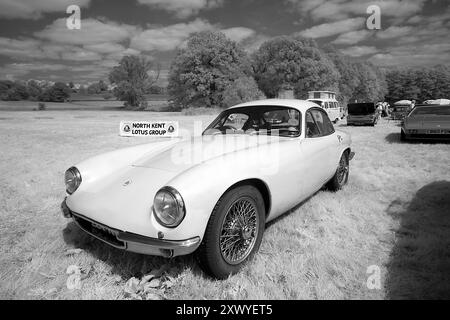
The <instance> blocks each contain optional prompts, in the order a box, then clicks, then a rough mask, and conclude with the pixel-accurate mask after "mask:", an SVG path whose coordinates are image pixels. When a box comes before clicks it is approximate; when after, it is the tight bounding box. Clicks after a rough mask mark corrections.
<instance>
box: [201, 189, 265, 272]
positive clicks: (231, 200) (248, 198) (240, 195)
mask: <svg viewBox="0 0 450 320" xmlns="http://www.w3.org/2000/svg"><path fill="white" fill-rule="evenodd" d="M239 211H241V212H239ZM238 218H240V219H238ZM242 218H244V219H245V218H246V219H248V220H246V221H242V220H241V219H242ZM264 228H265V206H264V200H263V198H262V196H261V193H260V192H259V191H258V189H256V188H255V187H254V186H251V185H244V186H239V187H236V188H234V189H232V190H230V191H228V192H227V193H225V194H224V195H223V196H222V197H221V198H220V199H219V201H218V202H217V204H216V206H215V207H214V209H213V212H212V214H211V217H210V219H209V222H208V225H207V227H206V231H205V234H204V236H203V239H202V243H201V245H200V247H199V248H198V250H197V251H196V257H197V260H198V262H199V264H200V267H201V268H202V269H203V270H204V271H205V272H206V273H207V274H209V275H211V276H213V277H214V278H217V279H225V278H227V277H228V276H229V275H232V274H235V273H237V272H238V271H239V270H241V268H242V267H243V265H244V264H245V263H246V262H248V261H249V260H251V258H252V257H253V255H254V254H255V253H256V252H257V251H258V249H259V246H260V244H261V240H262V237H263V233H264ZM229 239H236V240H229ZM238 249H239V250H238Z"/></svg>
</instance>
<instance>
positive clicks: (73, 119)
mask: <svg viewBox="0 0 450 320" xmlns="http://www.w3.org/2000/svg"><path fill="white" fill-rule="evenodd" d="M66 107H67V110H63V109H64V107H63V108H59V109H58V110H53V109H52V108H51V106H50V107H49V110H47V111H39V112H38V111H12V110H11V108H10V107H8V106H3V107H2V106H0V110H2V109H3V111H0V135H1V141H0V149H1V153H0V160H1V165H0V177H1V184H0V234H1V237H0V298H4V299H120V298H126V297H128V295H127V293H126V292H125V290H124V288H125V284H126V282H127V281H128V280H129V279H130V278H131V277H136V278H141V277H142V276H143V275H146V274H148V273H149V272H151V271H152V270H153V271H154V270H155V269H162V270H164V271H165V273H164V274H165V276H164V277H163V278H161V279H162V280H163V283H161V284H160V285H157V287H158V288H156V289H154V294H156V295H158V296H160V297H163V298H167V299H181V298H183V299H216V298H224V299H342V298H343V299H397V298H447V299H448V298H450V254H449V252H450V162H449V160H450V144H439V143H436V144H423V143H400V141H399V127H398V126H397V125H396V124H394V123H388V122H387V121H381V123H379V125H377V126H376V127H375V128H372V127H346V126H344V125H343V124H338V125H337V127H338V128H339V129H342V130H344V131H347V132H349V133H351V134H352V138H353V150H354V151H355V152H356V156H355V158H354V160H353V161H352V162H351V169H350V170H351V172H350V181H349V184H348V185H347V186H346V187H345V188H344V189H343V190H342V191H340V192H338V193H331V192H328V191H320V192H318V193H317V194H316V195H314V196H313V197H311V198H310V199H309V200H308V201H306V202H304V203H303V204H301V205H299V206H297V207H296V208H294V209H293V210H292V211H291V212H289V213H287V214H286V215H284V216H282V217H281V218H279V219H277V220H276V221H274V222H271V223H270V224H269V225H268V226H267V229H266V232H265V235H264V239H263V242H262V245H261V249H260V252H259V253H258V254H257V256H256V258H255V259H254V260H253V261H252V262H251V263H250V264H248V265H247V266H246V267H245V268H244V270H243V271H242V272H241V273H239V274H237V275H235V276H232V277H230V278H229V279H227V280H225V281H215V280H212V279H210V278H208V277H207V276H205V275H204V274H203V273H202V272H201V270H200V269H199V268H198V266H197V264H196V263H195V261H194V259H193V257H192V256H186V257H178V258H175V259H172V260H165V259H163V258H158V257H150V256H143V255H138V254H133V253H128V252H122V251H119V250H117V249H114V248H111V247H109V246H107V245H105V244H103V243H102V242H100V241H98V240H95V239H92V238H91V237H89V236H86V235H85V234H83V232H82V231H80V230H79V228H78V227H77V226H76V225H74V223H72V222H69V221H68V220H66V219H64V218H63V217H62V216H61V213H60V209H59V205H60V203H61V201H62V199H63V197H64V194H65V192H64V184H63V174H64V171H65V169H67V168H68V167H69V166H71V165H72V164H75V163H77V162H79V161H81V160H83V159H86V158H88V157H90V156H93V155H96V154H99V153H102V152H106V151H110V150H113V149H116V148H120V147H126V146H130V145H135V144H140V143H145V142H147V141H149V140H150V139H147V138H123V137H119V136H118V129H119V122H120V120H154V119H171V120H178V121H180V125H181V127H182V128H183V129H186V130H192V129H193V126H194V121H203V123H204V125H206V124H207V123H208V122H209V121H210V120H211V119H212V118H213V115H204V116H200V115H195V116H187V115H182V114H181V113H156V112H131V111H124V110H117V109H115V108H113V107H112V108H105V109H104V110H101V111H100V110H91V109H90V108H89V105H85V107H80V109H82V110H75V109H76V108H71V105H67V106H66ZM24 108H25V110H31V109H32V108H29V109H27V106H25V105H24ZM73 248H79V249H81V250H79V252H76V253H74V254H68V252H67V250H68V249H73ZM70 265H77V266H79V267H80V268H81V270H82V272H83V276H82V280H81V289H74V290H69V289H68V288H67V286H66V281H67V279H68V275H67V274H66V269H67V267H68V266H70ZM373 265H375V266H378V267H379V268H380V275H381V287H380V288H379V289H376V288H375V289H368V287H367V285H366V281H367V279H368V276H369V275H370V274H368V273H367V269H368V267H369V266H373ZM169 284H170V285H169ZM151 297H153V298H154V297H155V295H152V296H151Z"/></svg>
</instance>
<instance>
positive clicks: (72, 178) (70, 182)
mask: <svg viewBox="0 0 450 320" xmlns="http://www.w3.org/2000/svg"><path fill="white" fill-rule="evenodd" d="M64 180H65V183H66V191H67V193H68V194H72V193H74V192H75V191H76V190H77V189H78V187H79V186H80V184H81V173H80V171H78V169H77V168H75V167H72V168H69V169H68V170H67V171H66V173H65V174H64Z"/></svg>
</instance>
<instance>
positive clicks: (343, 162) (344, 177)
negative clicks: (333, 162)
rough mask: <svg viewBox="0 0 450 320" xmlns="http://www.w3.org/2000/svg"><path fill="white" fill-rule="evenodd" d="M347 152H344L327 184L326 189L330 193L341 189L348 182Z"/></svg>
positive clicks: (348, 164)
mask: <svg viewBox="0 0 450 320" xmlns="http://www.w3.org/2000/svg"><path fill="white" fill-rule="evenodd" d="M348 155H349V152H344V153H343V154H342V156H341V159H340V160H339V165H338V168H337V169H336V173H335V174H334V176H333V178H331V180H330V181H329V182H328V183H327V187H328V188H329V189H330V190H332V191H337V190H340V189H342V187H343V186H344V185H345V184H346V183H347V182H348V176H349V172H350V163H349V162H350V161H349V158H348Z"/></svg>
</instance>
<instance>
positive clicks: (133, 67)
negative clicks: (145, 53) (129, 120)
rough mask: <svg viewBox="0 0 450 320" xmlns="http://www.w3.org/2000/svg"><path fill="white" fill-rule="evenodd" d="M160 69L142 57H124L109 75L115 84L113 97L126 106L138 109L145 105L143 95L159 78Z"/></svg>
mask: <svg viewBox="0 0 450 320" xmlns="http://www.w3.org/2000/svg"><path fill="white" fill-rule="evenodd" d="M159 73H160V67H159V65H157V64H155V63H154V62H153V61H152V60H149V59H147V58H145V57H142V56H125V57H123V58H122V60H120V62H119V65H118V66H116V67H114V68H113V69H112V71H111V73H110V74H109V81H110V82H111V84H115V85H116V88H115V89H114V95H115V96H116V98H117V100H122V101H125V105H126V106H130V107H138V106H141V105H142V104H143V103H145V101H146V100H145V93H146V92H147V91H148V88H150V87H151V86H152V85H153V84H155V83H156V81H157V80H158V78H159Z"/></svg>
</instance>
